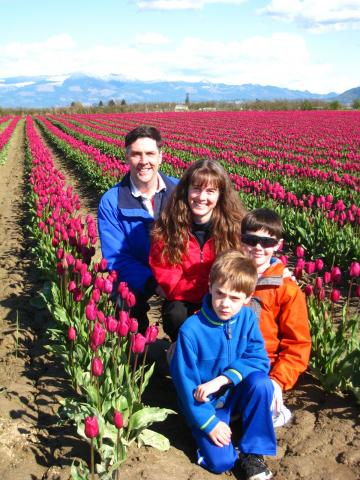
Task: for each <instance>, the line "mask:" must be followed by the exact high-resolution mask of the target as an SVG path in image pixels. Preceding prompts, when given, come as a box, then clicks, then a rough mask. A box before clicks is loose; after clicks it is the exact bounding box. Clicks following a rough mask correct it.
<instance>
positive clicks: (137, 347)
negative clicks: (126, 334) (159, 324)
mask: <svg viewBox="0 0 360 480" xmlns="http://www.w3.org/2000/svg"><path fill="white" fill-rule="evenodd" d="M145 343H146V338H145V337H144V335H141V333H137V334H136V335H134V336H133V337H132V341H131V350H132V352H133V353H142V352H143V351H144V348H145Z"/></svg>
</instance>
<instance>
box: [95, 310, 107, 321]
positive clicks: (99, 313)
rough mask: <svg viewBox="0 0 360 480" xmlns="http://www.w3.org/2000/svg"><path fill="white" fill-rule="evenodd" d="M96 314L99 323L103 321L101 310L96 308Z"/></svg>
mask: <svg viewBox="0 0 360 480" xmlns="http://www.w3.org/2000/svg"><path fill="white" fill-rule="evenodd" d="M96 316H97V319H98V320H99V322H100V323H105V320H106V317H105V314H104V312H102V311H101V310H98V311H97V313H96Z"/></svg>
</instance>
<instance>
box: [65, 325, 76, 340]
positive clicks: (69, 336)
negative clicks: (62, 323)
mask: <svg viewBox="0 0 360 480" xmlns="http://www.w3.org/2000/svg"><path fill="white" fill-rule="evenodd" d="M67 339H68V340H69V342H74V341H75V340H76V330H75V328H74V327H69V328H68V333H67Z"/></svg>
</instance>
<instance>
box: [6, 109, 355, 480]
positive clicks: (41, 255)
mask: <svg viewBox="0 0 360 480" xmlns="http://www.w3.org/2000/svg"><path fill="white" fill-rule="evenodd" d="M140 124H147V125H153V126H155V127H157V128H158V129H159V130H160V131H161V133H162V136H163V139H164V145H163V162H162V165H161V170H162V171H164V172H165V173H166V174H169V175H172V176H177V177H179V176H181V174H182V172H183V171H184V170H185V169H186V168H187V166H188V165H189V164H191V163H192V162H193V161H195V160H197V159H200V158H211V159H215V160H217V161H219V162H221V164H222V165H223V166H224V168H225V169H226V171H227V172H228V173H229V175H230V178H231V180H232V182H233V184H234V187H235V189H236V190H237V191H238V192H239V195H240V198H241V200H242V202H243V203H244V205H245V207H246V208H247V209H249V210H250V209H252V208H257V207H264V206H266V207H269V208H273V209H275V210H276V211H277V212H278V213H279V214H280V215H281V216H282V218H283V222H284V228H285V236H284V246H283V250H282V251H281V252H279V257H280V259H281V260H282V261H283V262H284V263H285V264H287V265H288V267H289V269H290V270H291V271H292V272H293V275H294V276H295V277H296V279H297V281H298V283H299V284H300V286H301V288H303V290H304V292H305V295H306V297H307V302H308V309H309V318H310V325H311V334H312V356H311V361H310V366H309V370H310V372H311V374H312V375H313V376H314V378H316V379H317V381H318V382H319V384H321V385H322V388H323V389H324V391H325V392H337V393H338V394H342V395H343V394H349V395H351V397H352V398H353V399H354V401H355V402H356V401H357V402H359V403H360V334H359V325H360V314H359V306H360V113H359V112H356V111H343V112H342V111H309V112H304V111H292V112H248V111H243V112H185V113H175V112H174V113H162V112H156V113H133V114H131V113H126V114H88V115H85V114H83V115H79V114H76V115H75V114H74V115H70V114H69V115H65V114H62V115H55V114H46V115H45V114H44V115H34V116H27V117H10V116H4V117H0V168H1V164H5V163H6V161H7V152H8V149H9V146H10V145H11V142H12V138H13V136H14V131H16V129H24V130H25V152H26V155H25V172H26V178H27V180H26V184H27V187H26V197H27V200H26V201H27V204H28V209H29V212H28V213H29V225H28V229H29V232H30V236H31V239H32V241H33V249H32V256H33V259H34V262H35V263H36V267H37V268H38V269H39V271H41V272H42V275H43V276H44V278H45V279H46V282H45V284H44V288H43V289H42V291H41V292H40V294H39V295H38V297H37V300H36V301H34V304H35V303H37V306H38V307H39V308H45V307H46V308H47V310H48V311H49V312H50V313H51V316H52V318H53V320H54V323H53V326H52V328H51V329H49V330H48V332H47V341H48V349H49V350H50V351H51V352H52V353H53V354H54V355H55V356H56V357H57V358H59V359H60V360H61V362H62V364H63V367H64V369H65V371H66V373H67V375H68V377H69V379H70V382H71V385H72V388H73V395H71V396H69V397H68V398H65V399H64V400H63V402H62V406H61V408H60V416H61V420H62V422H65V423H70V424H72V425H75V427H76V429H77V433H78V435H79V436H80V437H83V438H84V439H85V440H86V441H87V442H88V443H89V445H90V447H89V449H90V450H89V452H90V454H89V459H88V461H85V460H78V459H77V460H74V461H73V464H72V466H71V475H72V478H73V479H77V480H80V479H88V478H92V479H95V478H99V479H104V480H106V479H111V478H122V477H121V475H122V465H124V464H125V463H126V458H127V455H128V452H129V449H130V448H131V445H135V444H137V445H138V446H151V447H155V448H157V449H159V450H161V451H163V452H166V451H167V450H169V448H170V442H169V440H168V439H167V438H166V436H164V435H163V434H161V433H159V432H158V431H157V430H156V428H155V429H152V428H151V426H152V425H153V424H154V423H157V422H162V421H165V420H166V419H168V416H173V415H174V414H175V413H176V412H175V411H174V410H172V409H169V408H163V407H160V406H149V405H147V404H146V403H145V402H144V400H143V396H144V391H145V390H146V389H147V388H148V387H149V384H150V381H151V377H152V376H153V374H154V365H153V364H149V363H148V362H147V358H148V349H149V347H150V346H151V344H152V343H154V342H155V341H156V339H157V337H158V335H159V327H160V326H158V325H156V324H153V325H151V326H150V327H149V328H148V330H147V332H146V334H145V336H143V335H141V334H140V333H138V332H137V321H136V319H135V318H133V317H132V314H131V311H132V307H133V305H134V301H135V298H134V295H133V293H132V292H131V291H130V290H129V288H128V286H127V285H126V284H125V283H124V282H120V283H119V284H118V283H117V274H116V272H113V271H108V269H107V264H106V260H105V259H103V258H101V255H100V252H99V250H98V247H97V245H98V232H97V225H96V219H95V218H94V217H93V216H92V215H90V213H88V214H85V215H80V214H79V210H80V209H81V198H80V196H79V192H77V191H75V189H74V188H73V186H71V185H69V184H67V183H66V177H65V175H64V172H65V169H66V168H70V167H69V166H71V169H72V171H75V172H76V174H77V177H78V178H79V180H80V181H81V183H82V184H83V185H84V186H87V187H89V188H90V189H91V190H92V191H94V192H96V194H97V195H101V193H103V192H105V191H106V190H107V189H108V188H109V187H110V186H112V185H114V184H115V183H116V182H118V181H119V180H120V179H121V178H122V176H123V175H124V173H125V172H127V166H126V164H125V158H124V147H123V145H124V136H125V134H126V133H127V132H128V131H129V130H131V129H132V128H134V127H135V126H137V125H140ZM50 146H51V148H52V149H54V151H56V152H57V155H58V157H59V158H61V160H62V162H63V169H64V170H63V169H62V167H60V168H59V166H58V165H57V167H55V165H54V161H53V158H52V154H51V152H50V149H49V147H50ZM114 285H118V286H117V287H116V288H117V293H118V297H119V301H117V302H116V303H114V301H113V293H112V292H113V290H114ZM160 328H161V327H160ZM201 478H202V477H201ZM204 478H205V477H204ZM206 478H207V477H206ZM209 478H210V477H209ZM211 478H212V477H211ZM289 478H290V477H289ZM294 478H295V477H294ZM299 478H300V477H299ZM301 478H311V476H309V477H305V476H304V477H301ZM337 478H340V477H337ZM344 478H345V477H344ZM348 478H351V477H348ZM354 478H355V477H354Z"/></svg>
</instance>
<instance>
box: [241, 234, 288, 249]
mask: <svg viewBox="0 0 360 480" xmlns="http://www.w3.org/2000/svg"><path fill="white" fill-rule="evenodd" d="M241 241H242V243H245V245H250V247H255V246H256V245H257V244H258V243H260V245H261V246H262V247H263V248H272V247H275V246H276V245H277V244H278V243H279V240H277V239H276V238H272V237H259V236H258V235H251V234H250V233H243V234H242V235H241Z"/></svg>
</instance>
